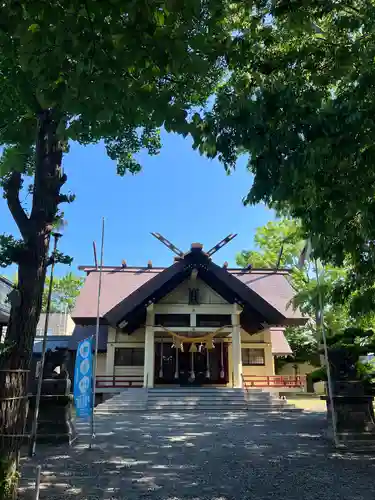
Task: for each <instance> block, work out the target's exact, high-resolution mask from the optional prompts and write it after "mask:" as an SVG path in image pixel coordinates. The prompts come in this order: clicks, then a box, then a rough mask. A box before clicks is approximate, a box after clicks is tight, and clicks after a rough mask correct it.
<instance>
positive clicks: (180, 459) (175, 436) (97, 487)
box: [20, 412, 375, 500]
mask: <svg viewBox="0 0 375 500" xmlns="http://www.w3.org/2000/svg"><path fill="white" fill-rule="evenodd" d="M96 420H97V425H96V431H97V435H96V440H95V447H94V449H93V450H88V442H89V427H88V425H87V424H86V423H84V422H78V423H77V428H78V432H79V435H80V437H79V440H78V442H77V443H76V445H75V446H74V447H73V448H68V447H66V446H62V447H59V448H45V447H41V446H39V448H38V449H37V452H38V455H37V456H36V457H35V458H34V459H32V460H28V459H24V460H23V463H22V480H21V488H20V498H21V499H22V500H29V499H30V500H31V499H32V498H34V496H33V495H34V481H35V467H36V465H37V464H38V463H39V464H40V465H41V466H42V484H41V492H40V500H46V499H48V500H53V499H63V498H65V499H67V500H69V499H73V498H75V499H82V500H83V499H87V500H94V499H101V500H104V499H106V500H107V499H108V500H109V499H112V500H120V499H127V500H135V499H150V500H151V499H152V500H156V499H160V500H162V499H163V500H188V499H189V500H193V499H194V500H198V499H207V500H208V499H209V500H229V499H233V500H234V499H236V500H241V499H253V498H254V499H257V500H266V499H267V500H268V499H269V500H270V499H271V498H272V499H273V500H278V499H280V500H302V499H303V500H310V499H314V500H315V499H316V500H318V499H322V498H324V499H325V500H334V499H335V500H336V499H337V500H346V499H351V500H373V499H374V497H375V494H374V492H375V487H374V486H373V477H374V474H375V458H373V457H371V456H366V455H356V454H339V453H336V452H334V451H333V450H332V449H331V447H330V444H329V443H328V442H327V441H326V440H325V438H324V437H323V435H322V433H323V430H324V428H325V426H326V422H325V417H324V415H322V414H303V413H291V414H289V415H279V416H275V415H273V416H268V417H267V416H258V417H256V416H254V414H251V415H250V414H249V413H230V412H228V413H221V414H216V415H214V414H202V413H199V414H194V413H179V414H170V415H168V414H163V413H159V414H152V413H148V414H137V413H132V414H128V415H126V416H125V415H122V416H98V417H97V419H96Z"/></svg>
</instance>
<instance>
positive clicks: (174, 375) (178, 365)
mask: <svg viewBox="0 0 375 500" xmlns="http://www.w3.org/2000/svg"><path fill="white" fill-rule="evenodd" d="M168 243H169V242H168ZM172 246H173V245H172ZM174 248H175V247H174ZM177 250H178V249H177ZM213 250H214V249H211V251H208V252H205V251H204V249H203V246H202V245H201V244H198V243H194V244H192V245H191V248H190V250H189V251H188V252H186V253H182V252H181V251H178V252H175V253H177V256H176V257H175V259H174V262H173V264H172V265H171V266H170V267H165V268H160V267H153V266H152V263H151V262H149V263H148V266H147V267H144V268H139V267H136V268H135V267H128V266H127V264H126V263H125V262H123V263H122V265H121V266H119V267H111V266H103V268H102V283H101V296H100V311H99V312H100V313H99V316H100V325H101V327H100V334H102V332H105V336H106V338H105V339H104V340H103V338H100V340H99V355H98V360H97V390H98V392H100V391H101V392H109V393H110V392H112V393H114V392H119V391H121V390H122V389H123V388H125V387H155V386H171V387H172V386H173V385H177V386H180V385H191V386H194V385H198V386H201V387H205V386H224V387H225V386H226V387H235V388H239V387H243V386H245V385H246V386H255V387H257V386H260V387H262V386H266V385H268V386H272V385H275V386H277V385H278V384H277V383H274V384H272V383H270V380H273V381H275V380H276V382H277V380H278V379H277V377H276V376H275V362H274V361H275V357H276V356H285V355H289V354H292V351H291V349H290V346H289V344H288V342H287V340H286V338H285V335H284V330H285V328H286V327H287V326H288V325H302V324H305V323H306V321H307V318H305V317H303V316H302V314H301V312H300V311H298V310H294V309H293V307H292V306H291V305H290V302H291V300H292V298H293V295H294V293H295V292H294V290H293V288H292V286H291V284H290V282H289V271H288V270H283V269H278V270H272V269H252V268H247V269H238V268H236V269H233V268H229V267H228V266H227V264H226V263H225V264H224V266H219V265H217V264H215V263H214V262H213V260H212V258H211V257H212V255H213V253H215V252H214V251H213ZM80 269H81V270H83V271H84V272H85V273H86V275H87V276H86V280H85V283H84V286H83V288H82V290H81V293H80V295H79V297H78V299H77V302H76V306H75V309H74V311H73V312H72V318H73V320H74V322H75V324H76V325H77V326H76V328H77V327H79V328H80V330H81V334H80V335H81V336H84V332H85V331H87V332H88V334H90V335H91V334H92V332H93V325H95V323H96V317H97V298H98V286H99V275H100V271H99V269H98V267H96V266H81V267H80ZM82 332H83V333H82ZM89 332H90V333H89ZM282 383H283V384H285V381H284V382H282ZM293 384H294V386H298V385H299V383H298V381H296V380H295V381H294V383H293ZM293 384H292V385H293Z"/></svg>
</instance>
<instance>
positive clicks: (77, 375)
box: [73, 337, 93, 417]
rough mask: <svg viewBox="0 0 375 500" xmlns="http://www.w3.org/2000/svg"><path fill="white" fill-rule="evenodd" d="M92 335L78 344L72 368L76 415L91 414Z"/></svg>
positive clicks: (85, 415) (86, 415) (84, 415)
mask: <svg viewBox="0 0 375 500" xmlns="http://www.w3.org/2000/svg"><path fill="white" fill-rule="evenodd" d="M92 347H93V342H92V337H91V338H89V339H85V340H82V342H80V343H79V344H78V348H77V355H76V364H75V368H74V391H73V394H74V403H75V407H76V416H77V417H88V416H90V415H91V414H92V411H93V404H92V399H93V398H92V374H93V373H92V362H93V356H92Z"/></svg>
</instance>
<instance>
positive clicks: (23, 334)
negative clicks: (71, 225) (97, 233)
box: [0, 110, 66, 499]
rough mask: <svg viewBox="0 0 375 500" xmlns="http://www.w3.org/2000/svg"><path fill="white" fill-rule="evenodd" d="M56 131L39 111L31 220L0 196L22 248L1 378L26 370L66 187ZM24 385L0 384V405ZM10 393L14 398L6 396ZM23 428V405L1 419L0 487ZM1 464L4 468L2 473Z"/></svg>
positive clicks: (10, 196) (10, 195)
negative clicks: (12, 218)
mask: <svg viewBox="0 0 375 500" xmlns="http://www.w3.org/2000/svg"><path fill="white" fill-rule="evenodd" d="M57 126H58V120H57V119H56V118H55V117H54V115H53V111H51V110H47V111H44V112H43V113H42V114H41V115H40V116H39V120H38V131H37V139H36V153H35V175H34V190H33V204H32V211H31V215H30V217H23V216H22V214H20V212H19V209H20V207H19V206H16V209H17V210H16V209H15V208H14V207H15V205H18V203H17V200H19V197H18V196H19V192H18V193H14V191H13V192H12V191H11V188H12V186H10V187H8V189H7V190H5V192H6V197H7V201H8V206H9V208H10V210H11V212H12V215H13V217H14V218H15V220H16V222H17V224H18V226H19V228H20V231H21V234H22V236H23V243H24V245H23V248H22V251H21V252H20V255H19V260H18V285H17V292H16V293H17V297H16V298H15V300H13V303H12V309H11V317H10V321H9V325H8V329H7V335H6V343H7V344H9V346H10V348H9V350H8V351H7V352H6V354H5V355H3V356H0V370H4V372H3V373H5V372H8V373H10V372H12V373H13V371H14V370H28V369H29V366H30V362H31V358H32V353H33V345H34V338H35V333H36V328H37V324H38V321H39V317H40V313H41V307H42V296H43V288H44V282H45V276H46V270H47V265H48V259H49V255H48V248H49V240H50V234H51V231H52V227H53V222H54V220H55V219H56V215H57V210H58V204H59V193H60V188H61V186H62V185H63V184H64V182H65V181H66V176H65V175H63V174H62V172H61V162H62V146H61V144H60V143H59V141H58V137H57ZM13 187H14V186H13ZM18 189H19V188H18ZM15 200H16V202H15ZM12 209H13V210H12ZM0 373H1V372H0ZM22 373H23V372H22ZM27 384H28V380H27V377H25V376H23V377H19V378H18V379H17V381H16V380H15V378H14V377H13V378H12V377H11V379H9V384H8V385H7V387H6V388H5V387H4V385H3V384H2V383H1V381H0V401H1V400H4V399H7V398H8V399H9V398H10V397H13V398H17V397H20V398H23V397H25V396H26V395H27V390H28V386H27ZM12 391H13V392H12ZM11 393H12V394H13V396H10V394H11ZM20 415H21V417H20ZM25 423H26V412H25V408H24V407H22V405H21V406H20V405H15V404H14V405H11V406H9V407H8V410H7V412H6V414H5V417H4V418H3V419H2V420H1V419H0V434H1V435H2V436H4V435H5V436H7V435H8V436H9V437H8V438H4V439H0V484H1V482H2V481H4V474H5V473H6V470H5V469H9V468H10V470H14V469H15V467H16V466H17V465H18V458H19V452H20V447H21V445H22V439H10V435H13V436H16V435H20V434H23V432H24V427H25ZM2 462H3V463H4V464H5V465H4V466H3V467H2V466H1V463H2ZM15 489H16V485H15V486H14V487H13V491H10V492H8V493H7V495H8V496H1V495H2V493H1V491H0V499H3V498H6V499H7V498H13V496H12V495H14V491H15Z"/></svg>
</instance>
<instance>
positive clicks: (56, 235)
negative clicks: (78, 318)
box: [29, 233, 61, 457]
mask: <svg viewBox="0 0 375 500" xmlns="http://www.w3.org/2000/svg"><path fill="white" fill-rule="evenodd" d="M52 236H53V238H54V243H53V252H52V256H51V257H52V263H51V275H50V281H49V289H48V298H47V308H46V319H45V323H44V334H43V345H42V358H41V363H40V371H39V378H38V388H37V393H36V400H35V413H34V420H33V425H32V429H31V435H30V443H29V457H32V456H33V455H35V448H36V437H37V432H38V416H39V406H40V395H41V392H42V383H43V372H44V362H45V359H46V350H47V333H48V322H49V314H50V309H51V297H52V285H53V272H54V269H55V255H56V250H57V242H58V240H59V238H61V234H59V233H52Z"/></svg>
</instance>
